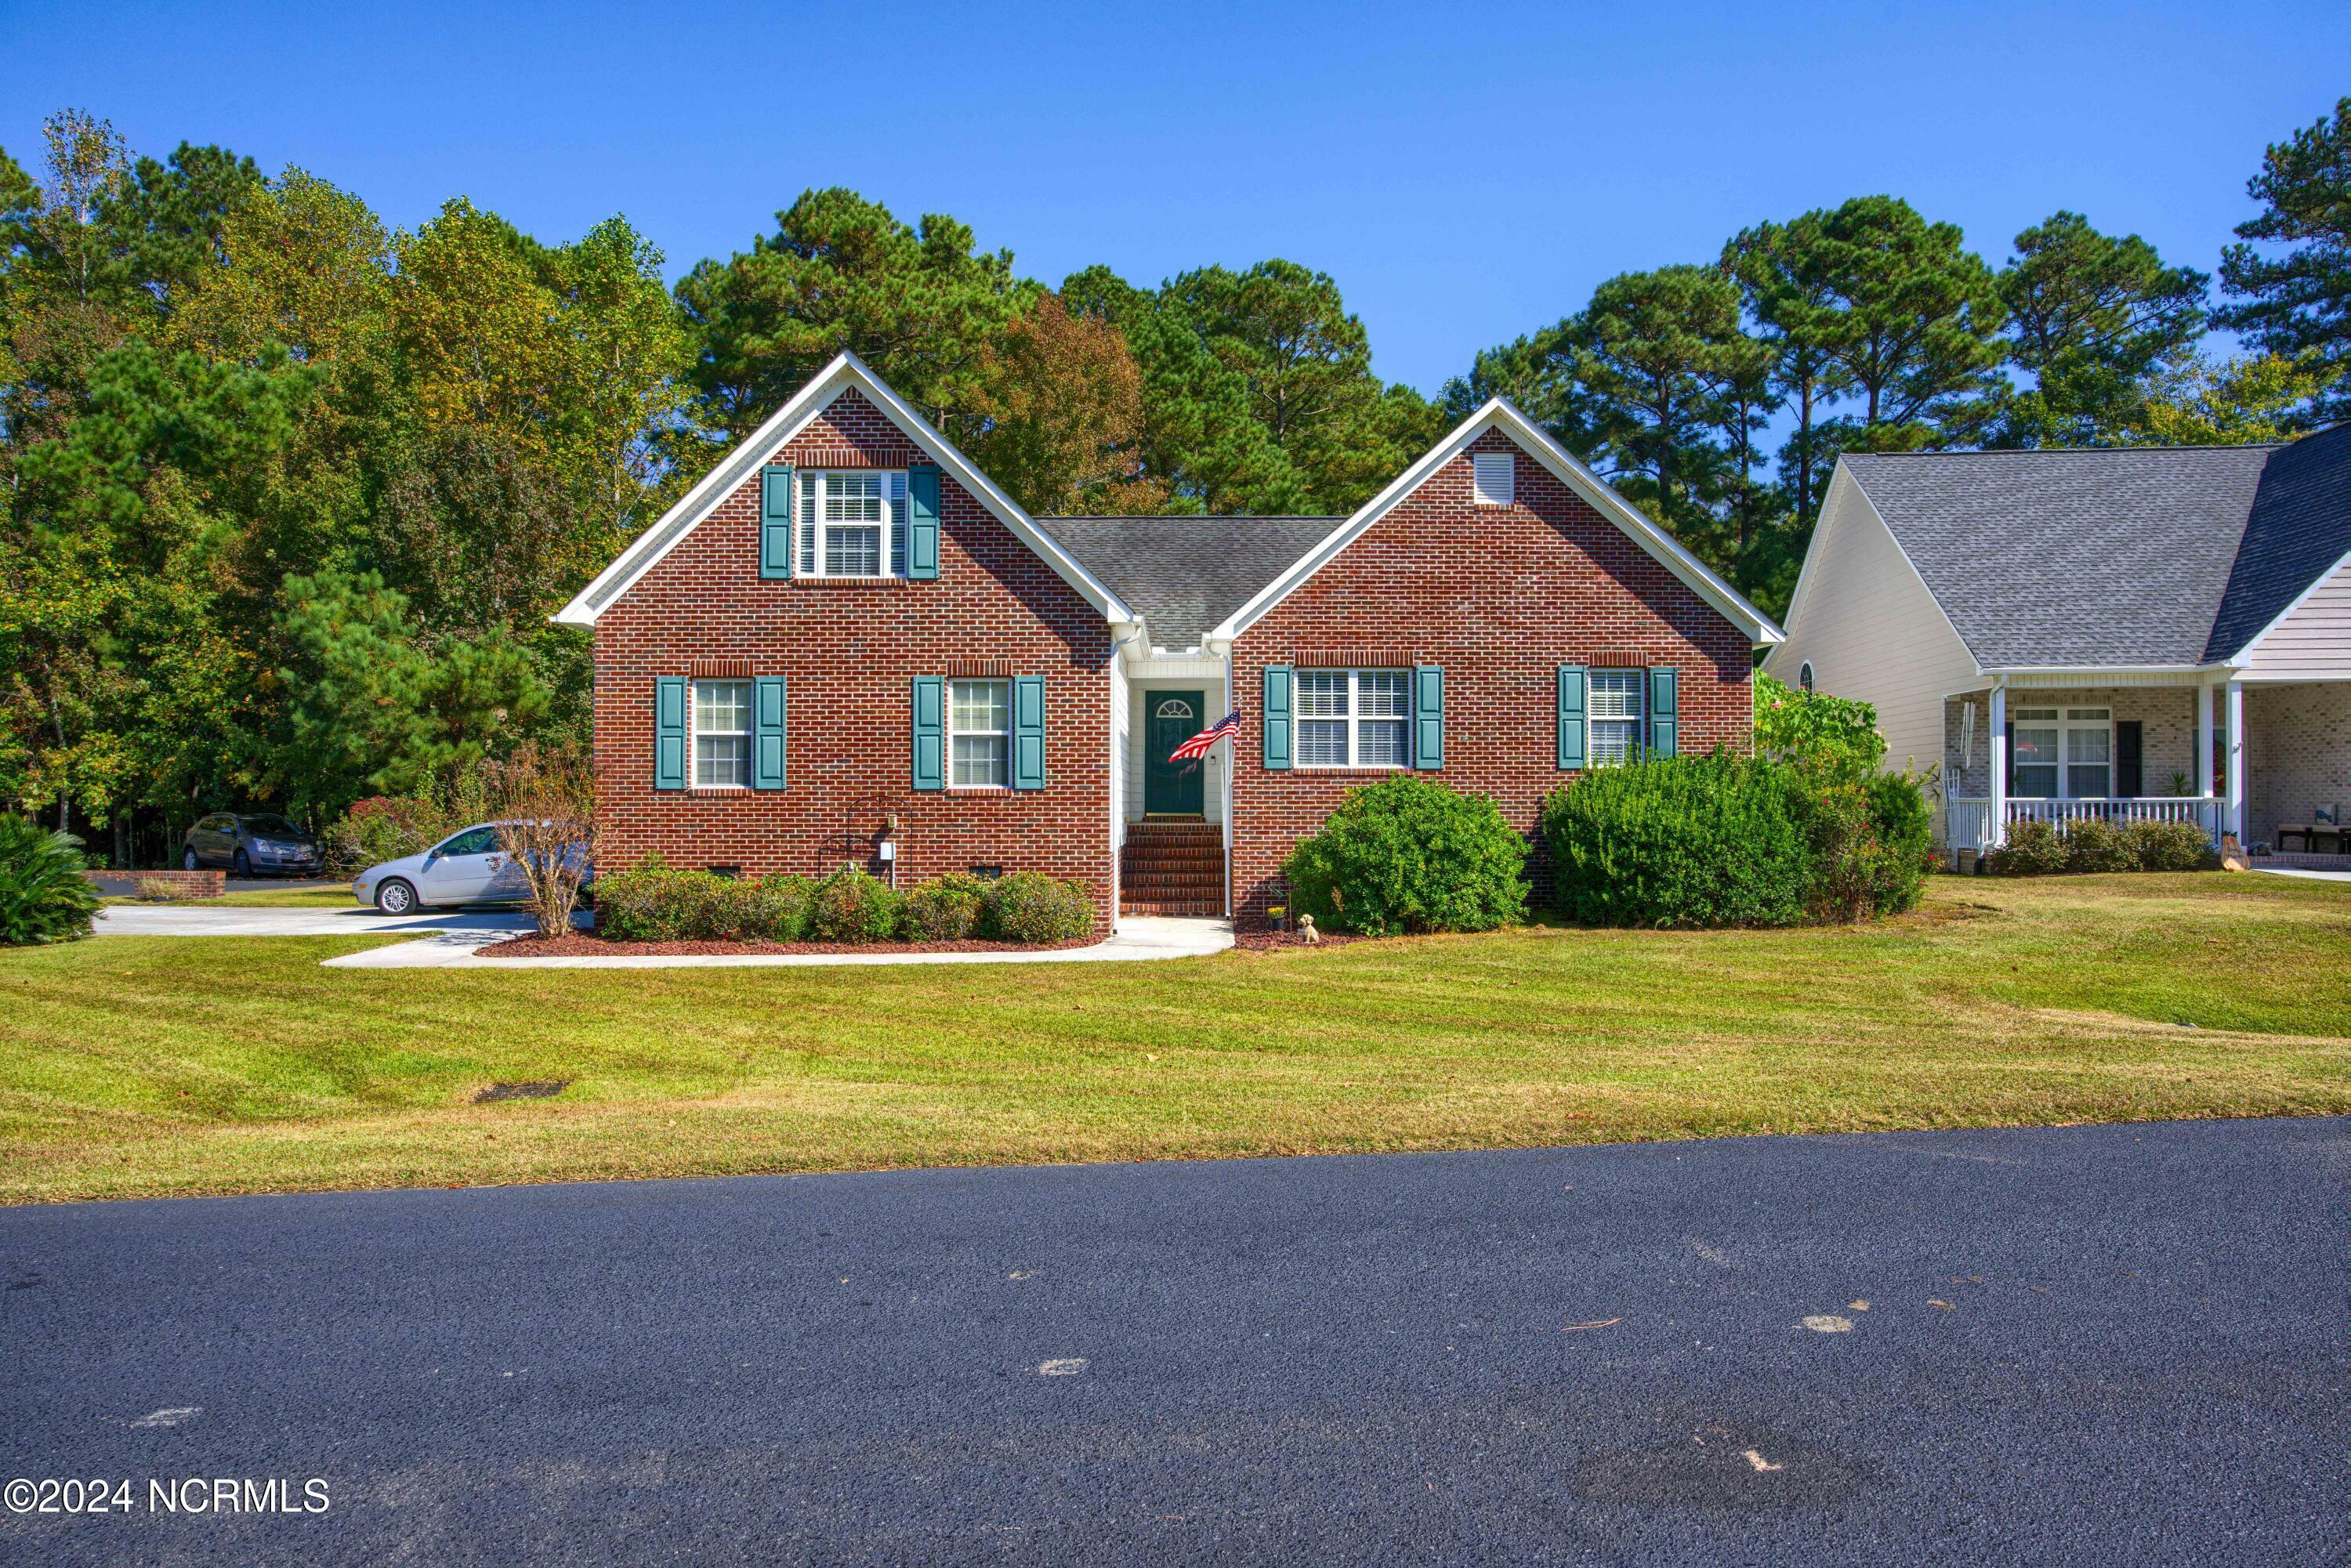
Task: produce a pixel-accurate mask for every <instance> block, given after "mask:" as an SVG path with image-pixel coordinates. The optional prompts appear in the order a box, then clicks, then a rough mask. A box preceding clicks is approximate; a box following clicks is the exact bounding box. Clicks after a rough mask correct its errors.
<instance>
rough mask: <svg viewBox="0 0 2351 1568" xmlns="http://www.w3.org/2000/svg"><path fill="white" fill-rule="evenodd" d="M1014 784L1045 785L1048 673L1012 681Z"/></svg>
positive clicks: (1018, 786)
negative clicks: (1046, 689)
mask: <svg viewBox="0 0 2351 1568" xmlns="http://www.w3.org/2000/svg"><path fill="white" fill-rule="evenodd" d="M1012 787H1013V788H1014V789H1043V788H1044V787H1045V677H1044V676H1042V675H1019V676H1016V677H1014V679H1013V682H1012Z"/></svg>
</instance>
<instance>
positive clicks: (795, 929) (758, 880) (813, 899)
mask: <svg viewBox="0 0 2351 1568" xmlns="http://www.w3.org/2000/svg"><path fill="white" fill-rule="evenodd" d="M1092 926H1093V900H1092V898H1091V897H1090V896H1088V894H1087V892H1086V889H1085V887H1084V885H1083V884H1082V883H1075V882H1057V881H1055V880H1054V879H1053V878H1051V877H1050V876H1047V875H1045V874H1044V873H1041V872H1015V873H1012V874H1011V875H1009V876H1006V877H1000V878H995V879H983V878H980V877H976V876H967V875H963V874H961V873H956V874H952V875H948V876H943V877H940V878H939V879H938V880H937V881H935V882H926V883H922V884H921V885H919V886H917V887H914V888H912V889H910V890H907V891H904V892H902V891H900V890H899V889H897V888H893V887H892V886H891V885H890V884H889V883H885V882H883V881H881V880H879V879H878V878H875V877H872V876H868V875H867V874H866V873H863V872H862V871H859V870H857V869H855V868H854V867H846V868H843V869H842V870H841V871H837V872H835V873H832V874H831V876H828V877H826V878H824V879H823V880H822V881H815V880H811V879H810V878H808V877H804V876H790V875H785V874H778V875H775V876H761V877H727V876H720V875H718V874H716V873H714V872H706V871H684V870H681V869H679V868H677V867H674V866H671V865H668V864H665V863H664V862H663V861H662V860H661V858H660V857H659V856H657V855H649V856H647V857H646V858H645V860H644V861H643V862H640V863H639V864H638V865H636V866H635V867H633V868H632V869H630V870H628V871H623V872H616V873H611V874H610V875H608V876H605V877H602V878H601V879H600V880H599V881H598V882H597V883H596V929H597V930H598V931H599V932H600V933H601V935H603V936H606V937H609V938H611V940H613V941H616V942H809V941H815V942H854V943H871V942H962V941H984V942H1019V943H1023V944H1027V945H1029V946H1053V945H1058V944H1061V943H1065V942H1074V941H1076V940H1077V939H1078V938H1080V937H1081V936H1084V935H1085V934H1086V933H1087V932H1088V931H1089V930H1091V929H1092Z"/></svg>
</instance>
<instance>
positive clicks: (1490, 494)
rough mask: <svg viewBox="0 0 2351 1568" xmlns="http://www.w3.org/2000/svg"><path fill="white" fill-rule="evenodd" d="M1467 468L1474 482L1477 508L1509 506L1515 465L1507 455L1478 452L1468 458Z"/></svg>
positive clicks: (1504, 453) (1503, 453)
mask: <svg viewBox="0 0 2351 1568" xmlns="http://www.w3.org/2000/svg"><path fill="white" fill-rule="evenodd" d="M1469 467H1470V473H1471V475H1472V476H1473V477H1474V479H1475V481H1476V486H1477V493H1478V495H1477V499H1478V504H1479V506H1481V507H1507V506H1509V505H1510V502H1511V499H1512V495H1511V486H1512V482H1513V479H1514V476H1515V472H1516V469H1517V465H1516V464H1514V463H1512V462H1511V461H1510V454H1509V453H1507V452H1480V453H1479V454H1477V455H1474V456H1473V457H1471V458H1470V460H1469Z"/></svg>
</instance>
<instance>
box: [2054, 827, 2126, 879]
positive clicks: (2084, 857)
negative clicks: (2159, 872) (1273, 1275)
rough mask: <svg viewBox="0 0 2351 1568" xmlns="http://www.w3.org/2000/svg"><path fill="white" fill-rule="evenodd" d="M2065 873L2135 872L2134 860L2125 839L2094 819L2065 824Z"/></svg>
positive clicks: (2124, 835)
mask: <svg viewBox="0 0 2351 1568" xmlns="http://www.w3.org/2000/svg"><path fill="white" fill-rule="evenodd" d="M2065 869H2066V870H2067V871H2136V870H2137V869H2138V857H2137V855H2135V854H2134V853H2133V852H2132V845H2131V841H2130V839H2129V836H2128V835H2126V833H2124V831H2122V830H2121V829H2120V828H2117V827H2116V826H2115V825H2114V824H2113V823H2112V822H2108V821H2101V820H2099V819H2098V818H2096V817H2088V818H2085V819H2084V820H2082V821H2078V822H2068V823H2066V824H2065Z"/></svg>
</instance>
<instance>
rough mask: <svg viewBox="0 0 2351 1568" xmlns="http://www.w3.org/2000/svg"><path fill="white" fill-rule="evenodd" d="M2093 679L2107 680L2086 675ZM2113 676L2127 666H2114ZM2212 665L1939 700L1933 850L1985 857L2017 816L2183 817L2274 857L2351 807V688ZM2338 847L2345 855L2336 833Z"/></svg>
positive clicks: (1992, 688) (2217, 837)
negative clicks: (1938, 805)
mask: <svg viewBox="0 0 2351 1568" xmlns="http://www.w3.org/2000/svg"><path fill="white" fill-rule="evenodd" d="M2097 674H2099V675H2105V674H2108V673H2107V672H2098V673H2097ZM2114 674H2116V675H2121V674H2124V673H2121V672H2116V673H2114ZM2230 675H2231V672H2226V671H2212V670H2177V671H2159V670H2147V671H2135V672H2128V673H2127V676H2128V684H2123V683H2122V681H2121V680H2120V679H2116V680H2114V681H2113V682H2111V684H2110V683H2109V682H2108V681H2106V680H2099V681H2097V682H2096V684H2092V683H2091V682H2090V681H2088V680H2085V679H2084V678H2083V674H2077V673H2073V672H2020V673H2011V674H2005V675H2001V676H1998V677H1996V678H1995V679H1994V681H1993V683H1992V684H1991V685H1988V686H1985V687H1982V688H1980V689H1978V690H1975V691H1970V692H1959V693H1954V694H1951V695H1949V696H1948V697H1947V698H1946V699H1945V704H1944V710H1945V711H1944V729H1945V750H1944V759H1943V783H1944V811H1943V818H1944V821H1943V828H1944V835H1945V845H1946V847H1947V848H1949V849H1951V850H1955V851H1956V850H1975V851H1979V852H1980V851H1984V850H1991V849H1996V848H1998V847H1999V846H2000V845H2001V844H2002V843H2005V842H2006V841H2007V839H2008V831H2009V829H2010V828H2011V826H2013V825H2014V824H2015V823H2018V822H2022V821H2047V822H2056V823H2065V822H2074V821H2090V820H2095V821H2108V822H2115V823H2127V822H2142V821H2158V822H2189V823H2193V824H2194V825H2195V826H2196V827H2197V828H2199V830H2201V831H2203V833H2204V834H2205V836H2206V838H2207V839H2208V840H2209V841H2210V842H2212V843H2213V844H2214V845H2216V846H2217V845H2218V844H2219V843H2220V841H2221V839H2222V837H2223V836H2224V835H2228V834H2234V835H2235V836H2236V838H2237V840H2238V841H2239V842H2240V843H2241V844H2242V845H2244V846H2245V847H2246V848H2248V849H2255V850H2261V851H2275V850H2282V849H2284V848H2286V847H2287V845H2286V844H2285V843H2283V842H2281V841H2280V839H2281V835H2282V834H2283V836H2284V837H2285V838H2286V839H2288V840H2293V839H2297V838H2299V839H2301V840H2302V847H2303V848H2304V849H2305V850H2308V849H2314V848H2316V847H2318V846H2317V845H2315V844H2313V843H2311V842H2310V841H2309V840H2308V838H2307V836H2306V835H2307V833H2308V831H2309V830H2311V829H2313V828H2315V829H2316V830H2317V832H2318V835H2319V836H2320V837H2321V838H2324V837H2325V835H2326V832H2327V828H2328V825H2329V824H2330V823H2331V822H2339V821H2340V819H2341V811H2342V808H2343V806H2345V805H2346V804H2351V683H2345V682H2340V681H2301V682H2285V681H2258V680H2246V679H2241V678H2229V676H2230ZM2333 847H2335V848H2337V849H2351V844H2345V843H2343V842H2342V841H2340V839H2337V840H2336V841H2335V844H2334V846H2333Z"/></svg>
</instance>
